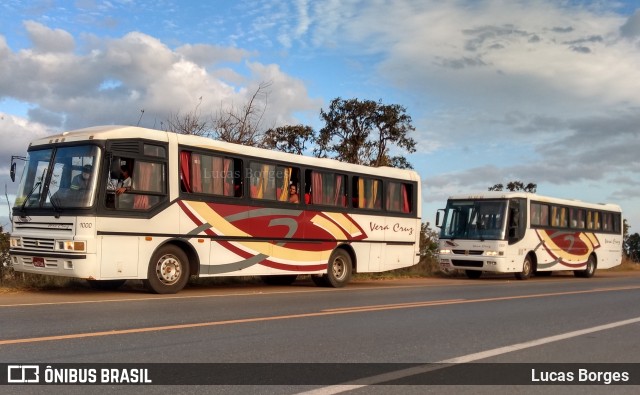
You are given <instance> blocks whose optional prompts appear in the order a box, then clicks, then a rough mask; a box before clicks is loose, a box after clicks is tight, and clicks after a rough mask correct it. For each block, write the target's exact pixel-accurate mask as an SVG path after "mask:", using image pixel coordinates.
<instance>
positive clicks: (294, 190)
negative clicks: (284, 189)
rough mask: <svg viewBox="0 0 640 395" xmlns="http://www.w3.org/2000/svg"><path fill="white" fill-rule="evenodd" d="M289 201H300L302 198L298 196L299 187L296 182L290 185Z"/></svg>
mask: <svg viewBox="0 0 640 395" xmlns="http://www.w3.org/2000/svg"><path fill="white" fill-rule="evenodd" d="M289 203H300V198H299V197H298V187H296V186H295V184H291V185H290V186H289Z"/></svg>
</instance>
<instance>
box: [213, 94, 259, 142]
mask: <svg viewBox="0 0 640 395" xmlns="http://www.w3.org/2000/svg"><path fill="white" fill-rule="evenodd" d="M270 86H271V83H270V82H269V83H261V84H260V85H259V86H258V89H256V91H255V92H254V93H253V95H252V96H251V98H250V99H249V101H248V102H247V103H246V104H245V105H244V106H242V108H237V107H235V106H232V107H231V108H229V109H220V110H219V111H218V115H217V116H216V117H215V118H214V119H213V129H214V132H213V137H214V138H215V139H218V140H222V141H227V142H230V143H236V144H242V145H248V146H252V147H257V146H261V145H262V138H263V137H262V134H261V131H260V127H261V126H260V124H261V122H262V117H263V116H264V113H265V111H266V108H267V103H268V100H267V99H268V96H269V92H268V88H269V87H270Z"/></svg>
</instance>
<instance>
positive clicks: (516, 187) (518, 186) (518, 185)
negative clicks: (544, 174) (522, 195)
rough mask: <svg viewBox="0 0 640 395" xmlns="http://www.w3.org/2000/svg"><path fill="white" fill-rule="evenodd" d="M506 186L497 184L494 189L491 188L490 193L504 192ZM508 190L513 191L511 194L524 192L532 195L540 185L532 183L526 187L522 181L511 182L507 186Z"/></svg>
mask: <svg viewBox="0 0 640 395" xmlns="http://www.w3.org/2000/svg"><path fill="white" fill-rule="evenodd" d="M504 188H505V187H504V185H502V184H495V185H494V186H492V187H489V190H490V191H503V190H504ZM506 188H507V190H508V191H511V192H517V191H523V192H531V193H536V189H537V188H538V184H534V183H532V182H530V183H528V184H527V185H524V183H523V182H522V181H511V182H509V183H508V184H507V187H506Z"/></svg>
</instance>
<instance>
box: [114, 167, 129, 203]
mask: <svg viewBox="0 0 640 395" xmlns="http://www.w3.org/2000/svg"><path fill="white" fill-rule="evenodd" d="M120 173H121V175H122V181H120V182H118V188H117V189H116V197H117V199H118V207H119V208H133V196H132V195H130V194H128V193H127V192H129V191H131V183H132V180H131V175H130V172H129V167H127V166H126V165H124V166H121V167H120Z"/></svg>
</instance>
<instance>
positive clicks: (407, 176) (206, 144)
mask: <svg viewBox="0 0 640 395" xmlns="http://www.w3.org/2000/svg"><path fill="white" fill-rule="evenodd" d="M172 136H175V137H172ZM126 138H141V139H147V140H155V141H158V142H163V143H166V142H168V141H170V140H171V139H172V138H176V141H177V143H178V144H180V145H184V146H190V147H194V148H202V149H212V150H217V151H221V152H226V153H228V154H236V155H246V156H253V157H257V158H264V159H269V160H273V161H283V162H292V163H298V164H301V165H307V166H312V167H321V168H328V169H333V170H338V171H345V172H354V173H362V174H369V175H373V176H379V177H390V178H397V179H403V180H409V181H416V182H418V181H419V180H420V178H419V175H418V174H417V173H416V172H415V171H414V170H409V169H398V168H393V167H387V166H382V167H371V166H363V165H355V164H351V163H345V162H340V161H338V160H335V159H326V158H316V157H310V156H304V155H296V154H289V153H285V152H280V151H274V150H268V149H264V148H257V147H250V146H244V145H240V144H233V143H227V142H224V141H219V140H214V139H212V138H208V137H201V136H194V135H184V134H175V133H172V132H165V131H162V130H156V129H147V128H141V127H137V126H123V125H105V126H94V127H90V128H85V129H78V130H74V131H68V132H64V133H61V134H57V135H51V136H47V137H44V138H40V139H37V140H34V141H32V142H31V144H30V145H29V147H35V146H38V145H45V144H55V143H69V142H80V141H88V140H110V139H126Z"/></svg>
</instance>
